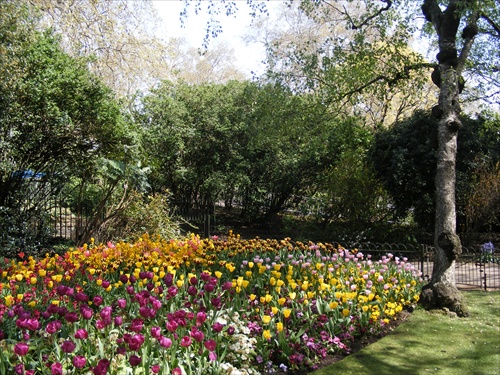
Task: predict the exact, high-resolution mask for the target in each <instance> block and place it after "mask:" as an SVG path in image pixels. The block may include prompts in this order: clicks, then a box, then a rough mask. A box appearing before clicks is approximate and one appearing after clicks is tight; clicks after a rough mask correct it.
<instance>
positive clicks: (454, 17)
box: [421, 0, 500, 315]
mask: <svg viewBox="0 0 500 375" xmlns="http://www.w3.org/2000/svg"><path fill="white" fill-rule="evenodd" d="M422 11H423V13H424V16H425V19H426V21H427V22H429V23H431V24H432V26H433V28H434V30H435V32H436V35H437V41H438V48H439V53H438V54H437V56H436V58H437V60H438V65H437V67H436V69H435V70H434V76H433V81H434V83H435V84H436V85H437V86H438V87H439V88H440V92H439V100H438V104H437V106H435V107H434V110H433V113H434V116H435V117H436V118H437V119H438V126H437V127H438V147H437V171H436V221H435V228H434V235H435V240H434V245H435V261H434V268H433V272H432V279H431V281H430V283H429V284H427V285H426V286H425V287H424V289H423V291H422V297H421V301H422V303H423V304H424V306H426V307H429V308H432V307H447V308H449V309H450V310H451V311H454V312H456V313H457V314H459V315H467V310H466V307H465V306H464V303H463V300H462V296H461V294H460V293H459V291H458V289H457V288H456V286H455V272H454V271H455V259H456V258H457V255H458V254H460V253H461V250H462V249H461V242H460V238H459V237H458V235H457V233H456V222H457V220H456V206H455V185H456V157H457V135H458V131H459V129H460V128H461V126H462V122H461V120H460V117H459V115H460V112H461V108H460V98H459V95H460V93H461V92H462V89H463V81H462V80H463V78H462V74H463V73H464V69H465V67H466V64H467V62H468V60H469V55H470V52H471V49H472V46H473V44H474V40H475V39H476V36H477V35H478V33H479V31H482V32H484V33H487V34H488V35H489V36H490V37H491V38H492V42H493V43H495V44H496V45H497V46H498V47H500V23H499V21H500V19H499V18H498V17H499V16H500V14H499V9H498V2H497V3H496V4H495V1H474V0H472V1H469V0H451V1H449V2H444V4H441V2H439V1H437V0H424V1H423V4H422ZM460 29H462V30H461V32H460ZM497 53H498V50H497ZM497 68H498V67H497Z"/></svg>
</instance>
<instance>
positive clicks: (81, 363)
mask: <svg viewBox="0 0 500 375" xmlns="http://www.w3.org/2000/svg"><path fill="white" fill-rule="evenodd" d="M71 362H72V363H73V366H75V367H76V368H78V369H82V368H84V367H85V365H86V364H87V359H86V358H85V357H83V356H81V355H75V356H74V357H73V359H72V361H71Z"/></svg>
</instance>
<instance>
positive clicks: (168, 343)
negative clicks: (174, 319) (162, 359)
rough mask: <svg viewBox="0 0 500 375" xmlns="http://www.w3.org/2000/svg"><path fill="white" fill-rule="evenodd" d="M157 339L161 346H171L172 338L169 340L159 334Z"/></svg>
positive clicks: (166, 347)
mask: <svg viewBox="0 0 500 375" xmlns="http://www.w3.org/2000/svg"><path fill="white" fill-rule="evenodd" d="M158 341H159V343H160V346H161V347H162V348H165V349H168V348H170V347H171V346H172V340H170V339H169V338H168V337H165V336H161V337H160V338H159V340H158Z"/></svg>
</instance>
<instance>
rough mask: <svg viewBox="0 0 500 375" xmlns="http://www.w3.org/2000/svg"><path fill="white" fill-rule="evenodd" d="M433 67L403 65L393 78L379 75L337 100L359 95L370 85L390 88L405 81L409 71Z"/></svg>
mask: <svg viewBox="0 0 500 375" xmlns="http://www.w3.org/2000/svg"><path fill="white" fill-rule="evenodd" d="M435 67H436V64H432V63H419V64H412V65H405V66H404V68H403V70H402V71H400V72H397V73H396V74H395V75H394V76H393V77H388V76H385V75H379V76H377V77H375V78H373V79H371V80H370V81H368V82H366V83H365V84H363V85H361V86H359V87H356V88H354V89H352V90H351V91H348V92H346V93H344V94H342V95H341V96H340V97H339V99H344V98H348V97H350V96H352V95H354V94H359V93H361V92H363V91H364V90H365V89H366V88H367V87H370V86H371V85H373V84H375V83H377V82H385V83H387V84H388V85H389V86H392V85H395V84H396V83H398V82H399V81H401V80H403V79H406V78H407V77H408V75H409V74H410V71H412V70H418V69H422V68H435Z"/></svg>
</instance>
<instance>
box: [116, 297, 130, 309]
mask: <svg viewBox="0 0 500 375" xmlns="http://www.w3.org/2000/svg"><path fill="white" fill-rule="evenodd" d="M116 304H117V306H118V307H119V308H120V309H124V308H125V307H126V306H127V300H126V299H125V298H119V299H118V301H116Z"/></svg>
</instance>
